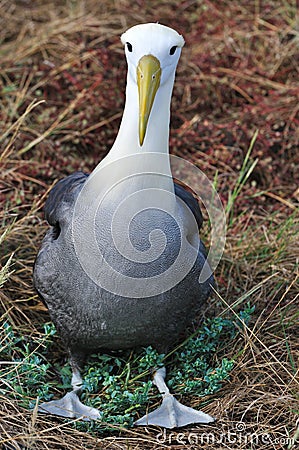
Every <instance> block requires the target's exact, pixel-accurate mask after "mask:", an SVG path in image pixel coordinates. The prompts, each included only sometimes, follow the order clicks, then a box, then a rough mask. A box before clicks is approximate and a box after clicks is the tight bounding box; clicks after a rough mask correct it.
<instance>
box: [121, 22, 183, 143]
mask: <svg viewBox="0 0 299 450" xmlns="http://www.w3.org/2000/svg"><path fill="white" fill-rule="evenodd" d="M121 41H122V43H123V44H124V46H125V52H126V58H127V62H128V77H129V78H130V81H131V82H132V83H135V85H137V86H138V97H139V143H140V146H142V145H143V141H144V138H145V134H146V129H147V124H148V119H149V116H150V113H151V110H152V106H153V103H154V100H155V97H156V93H157V91H158V89H159V87H160V86H163V85H164V84H165V83H167V82H169V81H170V82H171V85H172V84H173V80H174V75H175V70H176V66H177V63H178V60H179V57H180V54H181V49H182V47H183V45H184V39H183V37H182V36H181V35H180V34H178V33H177V32H176V31H175V30H173V29H171V28H169V27H166V26H164V25H160V24H157V23H147V24H141V25H136V26H134V27H132V28H130V29H129V30H127V31H126V32H125V33H124V34H123V35H122V36H121Z"/></svg>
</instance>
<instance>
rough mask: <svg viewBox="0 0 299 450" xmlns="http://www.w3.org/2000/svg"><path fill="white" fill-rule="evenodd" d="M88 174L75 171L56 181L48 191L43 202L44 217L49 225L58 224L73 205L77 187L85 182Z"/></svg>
mask: <svg viewBox="0 0 299 450" xmlns="http://www.w3.org/2000/svg"><path fill="white" fill-rule="evenodd" d="M87 177H88V175H87V174H85V173H83V172H75V173H73V174H72V175H69V176H68V177H66V178H63V179H62V180H60V181H58V183H57V184H55V186H54V187H53V189H52V190H51V191H50V194H49V196H48V198H47V201H46V203H45V209H44V212H45V217H46V220H47V222H48V223H49V225H52V226H54V227H55V226H58V225H59V222H60V221H61V219H63V217H64V216H65V215H66V214H68V210H69V208H71V207H73V205H74V202H75V201H76V198H77V196H78V189H79V190H80V187H82V185H83V184H84V183H85V181H86V179H87Z"/></svg>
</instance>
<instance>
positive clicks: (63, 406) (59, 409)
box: [38, 391, 100, 421]
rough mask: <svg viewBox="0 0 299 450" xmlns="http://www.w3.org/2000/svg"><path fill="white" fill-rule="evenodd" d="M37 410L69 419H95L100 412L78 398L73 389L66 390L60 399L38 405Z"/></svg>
mask: <svg viewBox="0 0 299 450" xmlns="http://www.w3.org/2000/svg"><path fill="white" fill-rule="evenodd" d="M38 411H39V412H40V413H43V414H54V415H55V416H62V417H67V418H71V419H75V418H78V419H79V418H82V420H85V421H89V420H96V419H99V418H100V412H99V411H98V410H97V409H95V408H92V407H90V406H86V405H84V404H83V403H81V401H80V400H79V397H78V395H77V394H76V392H75V391H72V392H68V393H67V394H66V395H65V396H64V397H62V399H60V400H52V401H50V402H45V403H42V404H40V405H39V407H38Z"/></svg>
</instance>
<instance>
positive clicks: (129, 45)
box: [126, 42, 133, 53]
mask: <svg viewBox="0 0 299 450" xmlns="http://www.w3.org/2000/svg"><path fill="white" fill-rule="evenodd" d="M126 44H127V49H128V50H129V52H130V53H131V52H132V51H133V46H132V44H130V42H126Z"/></svg>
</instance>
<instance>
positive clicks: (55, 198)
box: [34, 23, 214, 428]
mask: <svg viewBox="0 0 299 450" xmlns="http://www.w3.org/2000/svg"><path fill="white" fill-rule="evenodd" d="M121 41H122V43H123V44H124V47H125V54H126V58H127V64H128V74H127V87H126V102H125V108H124V113H123V118H122V122H121V125H120V129H119V132H118V135H117V137H116V140H115V142H114V144H113V146H112V148H111V150H110V152H109V153H108V155H107V156H106V157H105V158H104V159H103V160H102V161H101V162H100V164H99V165H98V166H97V167H96V168H95V169H94V171H93V172H92V173H91V174H90V175H89V176H88V175H86V174H84V173H82V172H76V173H74V174H72V175H70V176H68V177H66V178H64V179H62V180H61V181H59V182H58V183H57V184H56V185H55V186H54V188H53V189H52V190H51V192H50V194H49V197H48V199H47V201H46V205H45V216H46V219H47V221H48V223H49V225H50V229H49V231H48V232H47V234H46V236H45V238H44V240H43V243H42V245H41V249H40V251H39V253H38V256H37V259H36V262H35V267H34V284H35V287H36V289H37V292H38V293H39V295H40V297H41V298H42V300H43V302H44V303H45V304H46V306H47V307H48V309H49V312H50V316H51V319H52V321H53V322H54V324H55V326H56V328H57V330H58V333H59V334H60V336H61V338H62V340H63V342H64V344H65V346H66V349H67V351H68V354H69V359H70V364H71V367H72V372H73V376H72V387H73V390H72V391H71V392H69V393H67V394H66V395H65V396H64V397H63V398H62V399H60V400H52V401H50V402H47V403H43V404H41V405H40V406H39V410H40V411H41V412H44V413H49V414H56V415H60V416H64V417H71V418H74V417H82V418H83V419H85V420H90V419H98V418H100V413H99V411H98V410H96V409H95V408H91V407H88V406H86V405H84V404H82V403H81V401H80V400H79V394H80V391H81V388H82V378H81V375H80V371H81V369H82V365H83V363H84V360H85V358H86V357H87V356H88V354H90V353H91V352H95V351H100V350H103V351H104V350H121V349H127V348H134V347H140V346H148V345H152V346H153V347H154V348H156V349H157V350H158V351H160V352H167V351H168V350H169V348H171V346H172V345H173V344H174V343H175V342H176V341H178V340H179V339H180V337H182V335H183V333H184V332H185V330H186V328H187V327H188V326H189V325H190V324H191V322H192V320H193V319H194V318H195V316H196V315H197V314H198V313H199V312H200V310H201V308H202V306H203V304H204V302H205V301H206V300H207V298H208V296H209V294H210V290H211V284H213V276H212V274H211V270H210V269H209V266H208V263H207V260H206V253H205V248H204V246H203V244H202V242H201V240H200V238H199V233H198V231H199V229H200V227H201V225H202V216H201V212H200V209H199V206H198V203H197V201H196V200H195V199H194V197H193V196H192V195H191V194H190V193H189V192H188V191H187V190H185V189H184V188H183V187H181V186H179V185H177V184H176V183H174V182H173V178H172V174H171V169H170V157H169V148H168V141H169V119H170V101H171V94H172V89H173V84H174V78H175V70H176V66H177V63H178V60H179V57H180V54H181V49H182V47H183V45H184V39H183V38H182V36H181V35H179V34H178V33H177V32H176V31H174V30H173V29H171V28H168V27H166V26H163V25H160V24H154V23H148V24H142V25H136V26H134V27H132V28H130V29H129V30H128V31H126V32H125V33H124V34H123V35H122V36H121ZM207 267H208V276H206V279H205V281H199V276H200V274H201V273H202V270H203V268H205V269H206V270H207ZM165 375H166V370H165V368H162V369H159V370H157V371H156V372H155V374H154V383H155V385H156V386H157V388H158V389H159V392H160V393H161V395H162V398H163V400H162V405H161V406H160V407H159V408H158V409H156V410H155V411H153V412H151V413H149V414H147V415H146V416H144V417H143V418H141V419H139V420H137V422H136V423H135V424H136V425H148V424H152V425H159V426H163V427H166V428H174V427H180V426H184V425H187V424H189V423H208V422H212V421H213V420H214V419H213V418H212V417H211V416H209V415H208V414H205V413H203V412H201V411H196V410H194V409H192V408H189V407H186V406H183V405H181V404H180V403H179V402H178V401H177V400H176V399H175V398H174V396H173V395H171V394H170V392H169V390H168V388H167V386H166V383H165V381H164V379H165Z"/></svg>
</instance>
